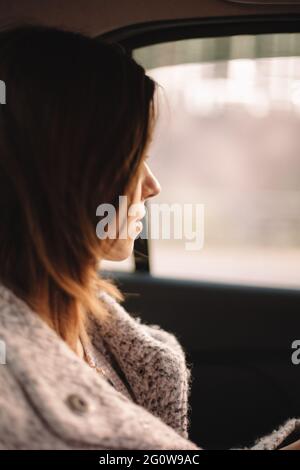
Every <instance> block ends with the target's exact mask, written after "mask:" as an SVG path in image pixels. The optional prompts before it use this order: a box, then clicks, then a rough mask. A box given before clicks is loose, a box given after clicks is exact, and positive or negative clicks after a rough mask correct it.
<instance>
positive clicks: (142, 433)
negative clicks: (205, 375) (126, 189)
mask: <svg viewBox="0 0 300 470" xmlns="http://www.w3.org/2000/svg"><path fill="white" fill-rule="evenodd" d="M99 301H102V302H104V303H105V305H106V306H107V308H108V309H109V310H110V313H111V320H110V322H109V324H108V325H105V326H104V325H102V324H101V323H100V322H99V321H98V320H96V318H95V317H94V316H92V315H90V316H89V318H88V335H89V339H90V342H91V344H92V347H93V348H94V351H97V350H99V351H100V348H102V347H103V342H105V344H106V346H107V348H108V349H109V350H110V353H111V354H112V355H113V357H114V360H115V361H116V364H117V365H118V367H119V368H120V371H121V372H122V374H124V379H125V380H126V381H127V382H128V384H129V385H130V389H131V390H132V392H133V394H134V396H135V401H134V400H132V399H130V398H128V397H126V396H125V395H124V394H123V393H121V392H120V391H118V390H116V389H115V388H114V387H113V386H112V385H110V384H109V383H108V382H107V380H106V379H104V378H103V377H102V376H101V375H100V374H96V373H95V371H94V370H93V369H92V368H91V367H90V366H89V365H88V364H87V363H86V362H85V361H84V360H82V359H81V358H79V357H78V356H77V355H76V354H75V353H74V352H73V351H72V350H71V349H70V348H69V347H68V346H67V344H66V343H65V342H64V341H63V340H62V339H61V338H60V337H59V336H58V335H57V334H56V333H55V332H54V331H53V330H51V329H50V328H49V327H48V325H47V324H46V323H45V322H44V321H43V320H42V319H41V318H40V317H39V316H38V314H37V313H36V312H34V311H33V310H32V309H30V308H29V307H28V305H27V304H26V303H25V302H23V301H22V300H21V299H19V298H18V297H17V296H16V295H14V294H13V293H12V291H10V290H9V289H7V288H6V287H4V286H3V285H0V340H2V341H4V342H5V344H6V364H4V365H0V410H1V419H0V449H65V450H67V449H98V450H114V449H121V450H122V449H123V450H125V449H128V450H130V449H137V450H138V449H141V450H151V449H153V450H156V449H157V450H166V449H171V450H200V449H201V447H200V446H199V445H198V444H196V443H194V442H192V441H191V440H189V439H188V428H189V419H188V412H189V405H188V398H189V394H190V387H191V365H190V364H187V362H186V357H185V353H184V350H183V348H182V346H181V344H180V342H179V341H178V339H177V338H176V336H175V335H174V334H173V333H171V332H168V331H165V330H162V329H161V328H160V327H159V326H158V325H147V324H145V323H143V322H142V321H141V319H140V318H139V317H137V318H134V317H132V316H131V315H130V314H129V313H128V312H127V311H126V310H125V309H124V308H123V307H122V306H121V305H120V304H118V302H116V301H115V300H114V299H113V298H112V297H110V296H109V295H108V294H106V293H104V292H99ZM101 344H102V346H101ZM101 350H103V349H101ZM299 429H300V419H290V420H289V421H287V422H286V423H285V424H284V425H283V426H281V427H280V428H279V429H277V430H274V432H273V433H271V434H270V435H268V436H265V437H263V438H261V439H259V440H257V441H256V443H255V444H254V446H252V447H250V448H247V449H250V450H272V449H277V448H278V447H279V446H280V444H281V443H282V442H284V440H285V439H286V438H287V437H288V436H291V435H292V433H293V432H294V431H295V430H299ZM244 449H245V450H246V448H244ZM244 449H240V450H244Z"/></svg>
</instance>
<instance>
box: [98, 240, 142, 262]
mask: <svg viewBox="0 0 300 470" xmlns="http://www.w3.org/2000/svg"><path fill="white" fill-rule="evenodd" d="M134 241H135V240H132V239H130V238H129V239H127V240H118V242H116V244H115V247H114V248H113V249H112V250H111V252H110V253H109V255H108V256H106V257H105V259H106V260H107V261H125V260H126V259H127V258H129V257H130V256H131V255H132V252H133V248H134Z"/></svg>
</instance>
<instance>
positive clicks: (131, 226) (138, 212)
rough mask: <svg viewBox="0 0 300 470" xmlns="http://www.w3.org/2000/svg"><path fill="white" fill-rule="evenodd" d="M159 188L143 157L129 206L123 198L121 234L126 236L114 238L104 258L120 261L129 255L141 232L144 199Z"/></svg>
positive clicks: (153, 194) (148, 197)
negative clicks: (122, 226) (123, 226)
mask: <svg viewBox="0 0 300 470" xmlns="http://www.w3.org/2000/svg"><path fill="white" fill-rule="evenodd" d="M160 190H161V187H160V184H159V182H158V180H157V179H156V177H155V176H154V174H153V173H152V172H151V170H150V168H149V165H148V164H147V162H146V161H145V159H144V160H143V162H142V164H141V169H140V173H139V176H138V180H137V184H136V187H135V190H134V193H133V198H132V202H131V204H130V206H129V207H128V204H127V203H128V199H125V201H124V208H125V209H124V214H125V210H126V209H127V210H126V214H127V219H126V220H127V225H126V228H125V229H124V231H123V234H124V233H125V234H126V236H123V237H122V238H121V237H119V238H117V239H116V240H114V244H113V246H112V248H111V249H110V251H109V253H108V254H107V255H106V257H105V259H106V260H110V261H122V260H124V259H126V258H128V257H129V256H130V255H131V253H132V251H133V247H134V241H135V239H136V237H137V236H138V235H139V234H140V233H141V231H142V228H143V225H142V222H141V221H140V220H141V219H142V218H143V217H144V215H145V201H146V200H147V199H150V198H151V197H154V196H156V195H157V194H159V193H160ZM125 217H126V215H125ZM118 218H119V217H118V215H117V219H118ZM123 221H124V219H123ZM123 221H122V222H123ZM123 223H124V222H123ZM116 226H117V228H118V230H119V229H120V227H119V223H118V220H117V221H116Z"/></svg>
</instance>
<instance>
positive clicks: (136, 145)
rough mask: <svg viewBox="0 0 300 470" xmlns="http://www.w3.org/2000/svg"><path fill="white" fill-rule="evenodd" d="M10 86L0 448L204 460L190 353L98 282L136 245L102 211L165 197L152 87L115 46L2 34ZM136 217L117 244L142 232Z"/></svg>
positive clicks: (0, 257)
mask: <svg viewBox="0 0 300 470" xmlns="http://www.w3.org/2000/svg"><path fill="white" fill-rule="evenodd" d="M0 78H1V80H3V81H4V82H5V84H6V104H5V105H2V106H1V109H0V205H1V224H0V281H1V285H0V340H1V342H2V344H3V345H5V348H6V361H5V364H4V365H1V366H0V407H1V408H0V409H1V420H0V448H2V449H189V450H192V449H200V447H199V446H198V445H197V444H196V443H194V442H192V441H190V440H188V425H189V417H188V412H189V405H188V397H189V392H190V383H191V371H190V368H189V365H188V364H187V361H186V358H185V352H184V350H183V348H182V346H181V345H180V343H179V342H178V340H177V338H176V337H175V336H174V335H173V334H172V333H170V332H167V331H164V330H162V329H160V328H159V327H158V326H157V325H146V324H144V323H142V321H141V319H140V318H135V319H134V318H133V317H131V316H130V315H129V314H128V313H127V312H126V311H125V310H124V308H123V307H122V306H121V304H120V301H121V300H123V296H122V294H121V292H120V291H119V289H118V288H117V287H116V286H115V285H113V283H112V282H109V281H107V280H106V281H104V280H103V279H101V278H100V276H99V272H98V271H99V270H98V268H99V262H101V261H102V260H104V259H111V260H121V259H125V258H127V257H128V256H129V255H130V254H131V252H132V249H133V245H134V236H133V237H132V236H129V235H128V236H127V238H125V239H124V238H120V237H117V238H116V239H110V238H109V237H108V238H105V236H103V237H100V238H99V236H97V233H96V225H97V224H98V223H99V217H97V216H96V214H98V208H99V207H103V206H102V204H110V206H111V207H113V208H115V209H116V214H118V215H119V214H120V213H121V211H120V207H119V205H118V201H119V199H118V198H119V196H120V195H126V197H127V198H128V202H129V204H128V205H129V206H130V207H131V206H134V205H135V204H138V206H139V207H140V206H142V207H143V205H144V203H145V201H146V200H147V199H149V198H151V197H153V196H155V195H156V194H158V192H159V191H160V187H159V183H158V181H157V180H156V178H155V177H154V175H153V174H152V173H151V171H150V169H149V166H148V165H147V163H146V156H147V148H148V145H149V142H150V139H151V136H152V132H153V127H154V124H155V105H154V103H155V99H154V97H155V83H154V82H153V81H152V80H151V79H150V78H149V77H147V76H146V75H145V72H144V70H143V69H142V67H140V66H139V65H137V64H136V63H135V62H134V60H132V59H131V58H129V57H128V56H127V55H126V54H125V53H124V52H123V50H122V49H121V48H120V47H118V46H116V45H107V44H104V43H101V42H99V41H96V40H93V39H90V38H87V37H84V36H82V35H80V34H77V33H71V32H64V31H59V30H57V29H53V28H44V27H33V26H28V27H20V28H16V29H14V30H11V31H7V32H3V33H2V35H1V39H0ZM105 207H106V206H105ZM100 212H101V211H100ZM128 212H130V211H128ZM128 212H127V213H126V217H125V218H123V219H122V218H121V219H120V221H121V223H120V221H119V217H114V218H113V222H114V224H115V226H116V228H117V233H118V234H120V232H121V229H122V228H123V226H124V224H125V223H128V224H129V225H131V227H132V225H133V226H135V227H136V234H138V233H139V230H140V224H139V223H138V222H137V221H138V219H139V217H140V216H138V215H132V213H130V215H128ZM101 220H102V221H103V219H101ZM109 225H110V224H107V225H105V228H107V229H108V230H107V233H108V232H109V229H110V227H109ZM102 232H103V231H102ZM98 235H99V234H98ZM102 235H103V233H102ZM104 235H105V234H104ZM12 422H13V423H14V424H13V428H12ZM295 427H296V425H295V424H291V422H290V423H289V424H288V425H287V426H286V427H285V428H284V430H280V433H281V434H280V436H281V437H282V438H280V439H278V437H274V436H278V433H277V434H275V435H273V436H272V437H271V438H270V439H266V440H265V441H261V442H264V443H263V444H258V445H262V446H265V447H267V448H268V446H269V447H270V448H271V447H272V446H273V447H272V448H275V446H274V445H273V444H272V442H273V441H274V439H275V440H276V439H277V441H276V446H278V445H279V444H280V442H281V441H283V439H284V437H285V436H286V435H288V434H289V433H290V432H292V429H294V428H295ZM272 439H273V441H272ZM265 442H266V444H265ZM270 443H271V444H270Z"/></svg>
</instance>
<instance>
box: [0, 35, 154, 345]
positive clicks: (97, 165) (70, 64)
mask: <svg viewBox="0 0 300 470" xmlns="http://www.w3.org/2000/svg"><path fill="white" fill-rule="evenodd" d="M0 78H1V80H4V82H5V84H6V104H4V105H1V106H0V211H1V223H0V280H1V282H2V283H3V284H4V285H6V286H7V287H9V288H10V289H12V290H13V291H14V292H15V293H16V294H17V295H18V296H19V297H20V298H22V299H23V300H25V301H26V302H27V303H28V304H29V305H30V306H31V307H32V308H34V309H35V310H36V312H37V313H38V314H39V315H41V316H42V317H43V318H44V320H45V321H47V323H48V324H49V325H50V326H51V327H52V328H53V329H54V330H55V331H56V332H57V333H58V334H59V335H60V336H61V337H62V338H63V339H64V340H65V341H66V342H67V343H68V344H69V345H70V347H71V348H73V349H74V350H75V349H76V341H77V338H78V334H79V331H80V329H81V328H82V326H83V325H84V318H85V314H86V312H87V311H90V312H93V314H95V315H97V316H98V317H99V318H100V319H101V320H102V321H108V320H109V313H108V312H107V311H106V310H105V307H104V305H103V304H102V303H101V301H100V300H98V299H97V297H96V291H97V290H98V289H103V290H105V291H106V292H108V293H110V294H111V295H113V296H114V297H115V298H116V299H118V300H119V301H121V300H122V299H123V296H122V294H121V292H120V290H119V289H118V288H117V287H116V286H115V285H114V284H113V282H112V281H108V280H104V279H101V278H100V276H99V273H98V260H99V258H101V256H103V254H104V252H103V249H104V248H103V246H104V245H103V243H102V242H101V241H100V240H99V239H98V238H97V235H96V222H97V220H96V208H97V207H98V205H99V204H101V203H111V204H114V206H115V207H116V206H117V203H118V196H119V195H121V194H130V191H131V188H132V187H133V184H134V181H135V177H136V176H137V175H138V171H139V167H140V164H141V161H142V157H143V152H144V150H145V148H146V146H147V142H148V137H149V132H150V129H151V121H150V118H151V116H152V115H154V105H153V96H154V91H155V83H154V82H153V81H152V80H151V79H150V78H149V77H147V76H146V75H145V71H144V69H143V68H142V67H141V66H140V65H138V64H137V63H136V62H135V61H134V60H133V59H132V58H131V57H129V56H128V55H127V54H126V53H125V52H124V51H123V49H122V48H121V47H120V46H118V45H112V44H106V43H103V42H101V41H99V40H97V39H91V38H89V37H86V36H83V35H81V34H79V33H74V32H68V31H62V30H58V29H55V28H48V27H40V26H22V27H17V28H14V29H13V30H9V31H4V32H2V33H1V34H0ZM36 299H38V300H39V303H38V304H37V303H36Z"/></svg>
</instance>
